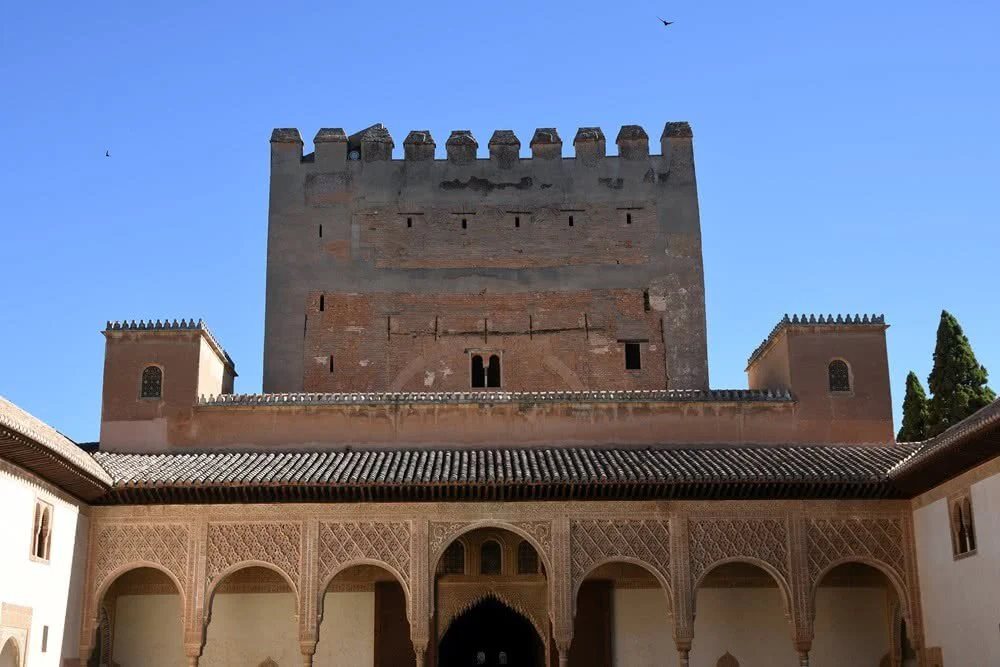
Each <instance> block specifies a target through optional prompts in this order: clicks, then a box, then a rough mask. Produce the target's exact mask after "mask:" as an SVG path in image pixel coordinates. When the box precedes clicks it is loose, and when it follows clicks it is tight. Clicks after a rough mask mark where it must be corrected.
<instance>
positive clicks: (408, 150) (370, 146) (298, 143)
mask: <svg viewBox="0 0 1000 667" xmlns="http://www.w3.org/2000/svg"><path fill="white" fill-rule="evenodd" d="M692 136H693V135H692V132H691V126H690V125H689V124H688V123H686V122H669V123H667V124H666V125H665V126H664V129H663V133H662V135H661V138H660V143H661V151H662V155H664V156H667V155H669V153H670V144H671V142H676V143H683V142H685V141H688V142H689V141H690V140H691V138H692ZM313 143H314V144H315V147H316V152H315V153H314V154H310V155H309V156H303V155H302V146H303V142H302V135H301V134H300V133H299V131H298V130H297V129H296V128H276V129H274V131H273V132H272V133H271V145H272V146H271V148H272V153H273V154H274V153H277V154H278V155H280V156H283V157H285V158H288V157H289V156H294V155H295V152H296V151H298V158H299V159H300V160H301V161H305V162H308V161H315V162H317V163H319V164H324V165H327V166H330V165H334V164H341V163H343V162H345V161H348V160H357V161H361V162H380V161H385V160H391V159H392V149H393V148H394V147H395V143H394V141H393V138H392V135H391V134H390V133H389V130H388V129H387V128H386V127H385V126H384V125H382V124H376V125H373V126H371V127H368V128H365V129H364V130H362V131H360V132H358V133H356V134H353V135H351V136H350V137H348V136H347V134H346V133H345V132H344V130H343V129H342V128H321V129H320V130H319V132H317V133H316V136H315V138H314V139H313ZM615 143H616V144H617V146H618V156H619V157H620V158H622V159H623V160H629V161H636V160H643V159H647V158H649V157H650V155H651V154H650V152H649V135H648V134H647V133H646V130H644V129H643V128H642V127H641V126H639V125H623V126H622V127H621V129H620V130H619V132H618V135H617V138H616V139H615ZM488 146H489V159H490V160H491V161H494V162H496V163H497V165H498V166H500V167H502V168H509V167H511V166H513V165H516V164H518V162H520V161H521V156H520V150H521V140H520V139H519V138H518V137H517V135H516V134H515V133H514V131H513V130H496V131H495V132H493V135H492V136H491V137H490V140H489V144H488ZM529 146H530V148H531V159H537V160H559V159H562V157H563V154H562V150H563V141H562V138H561V137H560V135H559V131H558V129H556V128H554V127H540V128H537V129H536V130H535V132H534V133H533V134H532V137H531V141H530V142H529ZM445 147H446V158H445V160H446V161H448V162H450V163H453V164H469V163H472V162H475V161H476V160H477V159H479V158H478V149H479V142H478V141H477V140H476V138H475V137H474V136H473V134H472V132H471V131H470V130H453V131H452V132H451V134H450V136H449V137H448V140H447V141H446V142H445ZM403 149H404V151H403V160H404V161H405V162H421V161H426V160H434V159H436V158H435V149H436V143H435V142H434V139H433V137H432V136H431V133H430V131H429V130H411V131H410V132H409V133H408V134H407V135H406V139H405V140H404V141H403ZM573 149H574V155H573V156H572V157H574V158H578V159H580V160H581V162H582V163H584V164H587V165H594V164H596V163H597V162H599V161H600V160H601V159H602V158H604V157H606V154H607V142H606V139H605V135H604V131H603V130H602V129H601V128H599V127H581V128H579V129H578V130H577V132H576V135H575V137H574V139H573Z"/></svg>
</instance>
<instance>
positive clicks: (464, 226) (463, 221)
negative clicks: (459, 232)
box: [462, 218, 469, 229]
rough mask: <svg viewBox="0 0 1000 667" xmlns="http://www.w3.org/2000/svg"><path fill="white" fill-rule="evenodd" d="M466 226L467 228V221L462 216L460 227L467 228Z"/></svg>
mask: <svg viewBox="0 0 1000 667" xmlns="http://www.w3.org/2000/svg"><path fill="white" fill-rule="evenodd" d="M468 228H469V221H468V220H466V219H465V218H462V229H468Z"/></svg>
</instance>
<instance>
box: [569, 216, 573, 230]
mask: <svg viewBox="0 0 1000 667" xmlns="http://www.w3.org/2000/svg"><path fill="white" fill-rule="evenodd" d="M569 226H570V227H572V226H573V216H569Z"/></svg>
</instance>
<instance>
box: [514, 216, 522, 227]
mask: <svg viewBox="0 0 1000 667" xmlns="http://www.w3.org/2000/svg"><path fill="white" fill-rule="evenodd" d="M514 226H515V227H520V226H521V216H519V215H515V216H514Z"/></svg>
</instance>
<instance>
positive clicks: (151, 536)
mask: <svg viewBox="0 0 1000 667" xmlns="http://www.w3.org/2000/svg"><path fill="white" fill-rule="evenodd" d="M188 535H189V532H188V526H187V525H185V524H183V523H122V524H107V525H102V526H100V527H99V528H98V530H97V541H96V544H95V546H94V551H93V553H94V554H95V557H96V559H97V562H96V564H95V572H94V579H95V582H96V584H97V587H98V588H101V587H103V586H106V585H107V584H108V583H110V582H108V581H107V578H108V576H110V575H111V574H112V573H113V572H120V571H121V569H122V568H123V567H126V566H128V565H129V564H131V563H143V562H146V563H156V564H157V565H160V566H161V567H163V568H164V569H165V570H166V571H168V572H169V573H170V574H172V575H173V576H174V577H176V579H177V581H178V582H180V585H181V590H180V591H179V592H180V593H183V592H184V586H185V585H186V583H187V579H188V562H187V560H188Z"/></svg>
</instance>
